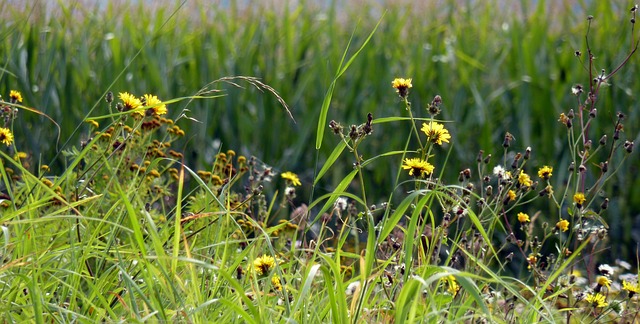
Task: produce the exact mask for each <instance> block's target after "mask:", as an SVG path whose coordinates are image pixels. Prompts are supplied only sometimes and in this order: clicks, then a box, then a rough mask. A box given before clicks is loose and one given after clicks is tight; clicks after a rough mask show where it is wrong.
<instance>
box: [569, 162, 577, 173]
mask: <svg viewBox="0 0 640 324" xmlns="http://www.w3.org/2000/svg"><path fill="white" fill-rule="evenodd" d="M575 169H576V164H575V162H571V164H569V172H573V171H575Z"/></svg>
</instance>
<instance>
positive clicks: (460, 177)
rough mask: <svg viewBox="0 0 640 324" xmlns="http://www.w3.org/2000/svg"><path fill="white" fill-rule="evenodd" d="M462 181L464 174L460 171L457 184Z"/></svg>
mask: <svg viewBox="0 0 640 324" xmlns="http://www.w3.org/2000/svg"><path fill="white" fill-rule="evenodd" d="M463 181H464V172H462V171H460V174H459V175H458V182H463Z"/></svg>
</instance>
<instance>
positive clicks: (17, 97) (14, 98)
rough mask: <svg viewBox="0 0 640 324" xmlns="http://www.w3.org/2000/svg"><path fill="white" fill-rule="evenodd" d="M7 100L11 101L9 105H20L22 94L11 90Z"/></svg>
mask: <svg viewBox="0 0 640 324" xmlns="http://www.w3.org/2000/svg"><path fill="white" fill-rule="evenodd" d="M9 99H11V103H21V102H22V94H21V93H20V92H19V91H16V90H11V91H10V92H9Z"/></svg>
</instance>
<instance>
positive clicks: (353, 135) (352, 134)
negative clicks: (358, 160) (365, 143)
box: [349, 125, 358, 141]
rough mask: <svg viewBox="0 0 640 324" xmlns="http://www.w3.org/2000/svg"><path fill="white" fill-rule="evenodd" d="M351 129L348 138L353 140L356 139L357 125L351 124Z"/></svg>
mask: <svg viewBox="0 0 640 324" xmlns="http://www.w3.org/2000/svg"><path fill="white" fill-rule="evenodd" d="M350 128H351V131H349V138H350V139H351V140H353V141H355V140H357V139H358V127H356V125H351V127H350Z"/></svg>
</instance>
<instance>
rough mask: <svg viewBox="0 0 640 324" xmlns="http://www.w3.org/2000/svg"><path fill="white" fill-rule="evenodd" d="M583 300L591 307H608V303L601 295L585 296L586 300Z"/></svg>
mask: <svg viewBox="0 0 640 324" xmlns="http://www.w3.org/2000/svg"><path fill="white" fill-rule="evenodd" d="M585 300H586V301H587V303H589V304H591V306H593V307H607V305H609V303H607V302H606V301H605V297H604V295H603V294H601V293H597V294H595V295H592V294H587V298H586V299H585Z"/></svg>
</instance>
